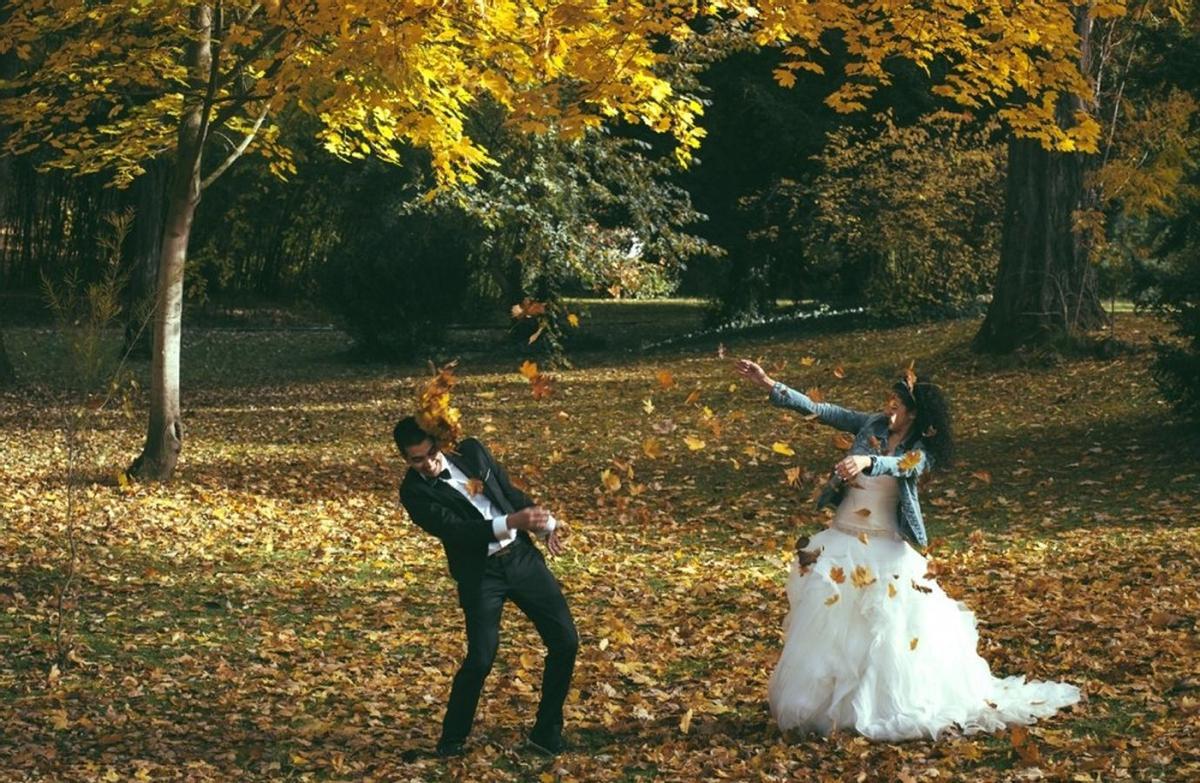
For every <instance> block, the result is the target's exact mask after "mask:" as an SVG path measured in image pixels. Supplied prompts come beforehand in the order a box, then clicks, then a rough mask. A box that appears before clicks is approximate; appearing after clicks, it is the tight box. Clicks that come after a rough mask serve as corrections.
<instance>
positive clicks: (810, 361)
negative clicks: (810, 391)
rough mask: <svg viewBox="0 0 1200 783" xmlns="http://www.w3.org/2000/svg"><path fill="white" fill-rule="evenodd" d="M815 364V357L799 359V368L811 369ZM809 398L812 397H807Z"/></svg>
mask: <svg viewBox="0 0 1200 783" xmlns="http://www.w3.org/2000/svg"><path fill="white" fill-rule="evenodd" d="M816 363H817V357H815V356H805V357H803V358H801V359H800V366H801V367H812V366H813V365H814V364H816ZM809 396H812V395H809Z"/></svg>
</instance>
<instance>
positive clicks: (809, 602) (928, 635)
mask: <svg viewBox="0 0 1200 783" xmlns="http://www.w3.org/2000/svg"><path fill="white" fill-rule="evenodd" d="M855 483H856V484H858V485H859V486H857V487H856V486H853V485H851V486H850V487H849V488H848V489H847V492H846V496H845V498H844V499H843V500H842V502H841V504H840V505H839V506H838V509H837V513H836V514H835V516H834V521H833V526H832V527H831V528H829V529H828V530H823V531H821V532H820V533H817V534H816V535H814V536H813V537H812V538H811V540H810V542H809V546H808V550H809V551H812V552H815V551H817V550H820V556H819V557H818V559H817V561H816V563H815V564H813V565H811V566H808V567H807V568H804V567H801V566H800V564H799V561H798V560H793V561H792V569H791V575H790V577H789V578H788V585H787V593H788V601H789V603H790V605H791V609H790V611H789V612H788V615H787V619H786V620H785V621H784V646H783V652H782V654H781V655H780V657H779V663H778V665H777V666H776V667H775V671H774V673H772V675H771V682H770V686H769V696H770V704H771V715H772V716H773V717H774V718H775V721H776V723H778V725H779V727H780V728H782V729H800V730H803V731H817V732H820V733H822V734H828V733H829V732H831V731H833V730H834V729H840V730H843V731H850V730H852V731H856V732H858V733H859V734H861V735H863V736H865V737H869V738H871V739H874V740H884V741H897V740H908V739H917V738H921V737H931V738H934V739H936V738H937V737H938V736H939V735H940V734H942V733H943V732H945V731H946V730H947V729H951V728H957V729H958V730H961V731H962V732H963V733H967V734H970V733H974V732H978V731H995V730H997V729H1001V728H1003V727H1004V726H1006V725H1009V724H1014V723H1022V724H1029V723H1033V722H1034V721H1036V720H1037V719H1038V718H1040V717H1046V716H1048V715H1052V714H1053V713H1054V712H1055V711H1057V710H1059V709H1061V708H1062V707H1065V706H1067V705H1070V704H1074V703H1076V702H1077V701H1079V689H1078V688H1076V687H1075V686H1073V685H1067V684H1063V683H1055V682H1026V681H1025V678H1024V677H1006V678H999V677H993V676H992V673H991V671H990V670H989V668H988V664H987V661H985V660H984V659H983V658H981V657H979V654H978V653H977V652H976V646H977V645H978V643H979V633H978V631H977V630H976V626H975V615H974V614H973V613H972V612H971V611H970V610H969V609H967V607H966V605H965V604H962V603H960V602H958V601H955V600H953V599H951V598H950V597H949V596H947V595H946V594H945V593H944V592H942V589H941V588H940V587H938V585H937V582H935V581H934V580H933V579H932V578H930V579H927V578H926V577H925V573H926V560H925V558H924V557H922V556H921V554H920V553H918V552H917V551H916V550H914V549H913V548H912V547H910V546H909V545H908V544H906V543H905V542H904V541H903V540H902V539H901V538H900V535H899V533H898V532H897V528H896V496H897V490H898V487H897V484H896V479H895V478H894V477H892V476H875V477H872V476H859V477H858V478H857V479H856V482H855ZM864 510H865V511H864Z"/></svg>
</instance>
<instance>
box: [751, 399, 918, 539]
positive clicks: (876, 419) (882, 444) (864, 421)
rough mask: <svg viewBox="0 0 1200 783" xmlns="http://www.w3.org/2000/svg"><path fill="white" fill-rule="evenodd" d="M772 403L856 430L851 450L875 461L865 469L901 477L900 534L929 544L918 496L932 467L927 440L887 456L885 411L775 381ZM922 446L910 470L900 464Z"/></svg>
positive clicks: (824, 421)
mask: <svg viewBox="0 0 1200 783" xmlns="http://www.w3.org/2000/svg"><path fill="white" fill-rule="evenodd" d="M771 403H772V404H774V405H778V406H779V407H781V408H791V409H793V410H798V411H803V412H804V413H807V414H809V415H813V416H816V418H817V420H818V421H820V422H823V423H825V424H828V425H829V426H831V427H836V428H837V429H839V430H844V431H845V432H850V433H853V434H854V445H853V446H851V447H850V452H849V453H850V454H853V455H860V454H861V455H864V456H870V457H874V458H875V460H874V465H873V466H872V467H871V468H868V469H867V470H866V471H864V472H865V473H866V474H867V475H869V476H885V475H886V476H895V477H896V478H897V479H898V480H899V485H900V498H899V508H898V509H897V512H898V513H897V514H896V519H897V524H898V525H899V527H900V534H901V535H903V536H904V537H905V538H907V539H908V540H909V541H910V542H912V543H913V544H915V545H916V546H918V547H924V546H927V545H928V543H929V541H928V539H927V538H926V535H925V522H924V520H923V519H922V518H921V502H920V500H919V499H918V498H917V478H918V477H919V476H920V475H921V474H922V473H923V472H925V470H927V469H928V468H929V467H930V461H929V459H928V456H927V454H926V452H925V448H924V444H923V443H922V442H921V440H920V439H919V438H918V439H917V440H916V441H915V442H914V443H912V444H910V445H909V446H908V447H907V448H906V447H905V446H904V444H903V443H901V444H898V445H897V446H896V452H895V454H893V455H891V456H884V455H883V454H881V453H880V452H882V451H886V450H887V448H888V435H889V433H888V420H887V416H885V415H884V414H883V413H862V412H861V411H852V410H849V409H848V408H843V407H841V406H840V405H831V404H829V403H827V402H813V401H812V399H811V398H810V397H809V396H808V395H806V394H803V393H802V392H798V391H796V390H795V389H792V388H789V387H788V386H786V385H784V384H782V383H776V384H775V386H774V387H772V388H771ZM913 450H919V453H920V455H921V459H920V460H919V461H918V462H917V463H916V464H915V465H913V466H910V467H909V468H908V469H907V470H902V469H901V468H900V460H901V458H902V457H903V456H904V454H905V452H907V451H913Z"/></svg>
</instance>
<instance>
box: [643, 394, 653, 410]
mask: <svg viewBox="0 0 1200 783" xmlns="http://www.w3.org/2000/svg"><path fill="white" fill-rule="evenodd" d="M642 410H644V411H645V412H646V413H654V400H652V399H650V398H649V397H647V398H646V399H644V400H642Z"/></svg>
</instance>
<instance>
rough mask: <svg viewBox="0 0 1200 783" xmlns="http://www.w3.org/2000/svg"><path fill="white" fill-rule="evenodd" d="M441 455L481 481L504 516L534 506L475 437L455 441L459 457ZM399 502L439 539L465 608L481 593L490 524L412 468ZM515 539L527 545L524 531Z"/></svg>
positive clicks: (445, 487)
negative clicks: (458, 441) (459, 441)
mask: <svg viewBox="0 0 1200 783" xmlns="http://www.w3.org/2000/svg"><path fill="white" fill-rule="evenodd" d="M443 454H444V456H445V457H446V459H449V460H450V461H451V462H453V463H454V464H455V466H457V467H458V469H459V470H461V471H462V472H463V473H465V474H467V476H468V477H470V478H477V479H479V480H480V481H482V482H483V492H484V494H485V495H487V497H488V498H489V499H490V500H491V501H492V502H493V503H495V504H496V506H497V508H499V509H500V510H501V511H502V512H504V513H505V514H511V513H513V512H515V511H520V510H521V509H523V508H528V507H529V506H532V505H533V501H532V500H530V499H529V496H528V495H526V494H525V493H524V492H522V491H521V490H519V489H517V488H516V487H514V486H513V485H512V482H511V481H510V480H509V478H508V474H507V473H505V472H504V468H502V467H501V466H500V464H499V463H498V462H496V458H495V457H493V456H492V454H491V452H490V451H488V450H487V447H486V446H484V445H483V444H482V443H480V442H479V441H478V440H476V439H475V438H467V439H466V440H464V441H462V442H461V443H459V444H458V446H457V453H454V454H452V453H449V452H443ZM400 503H401V504H402V505H403V506H404V508H405V510H406V511H408V516H409V517H411V518H412V521H413V522H416V523H417V524H418V525H419V526H420V527H421V528H422V529H423V530H425V531H426V532H428V533H431V534H433V535H435V536H437V537H438V538H439V539H441V542H442V546H443V547H444V548H445V550H446V560H447V561H448V562H449V565H450V575H451V576H453V577H454V580H455V581H456V582H457V583H458V598H459V602H460V603H462V604H463V605H464V606H466V605H467V604H469V603H471V602H472V601H473V600H474V599H475V598H476V597H477V596H478V594H479V584H480V582H481V580H482V579H483V569H484V566H486V565H487V553H488V544H490V543H493V542H494V541H495V540H496V536H495V534H494V532H493V530H492V521H491V520H490V519H484V517H483V515H482V514H480V513H479V510H478V509H476V508H475V506H473V505H472V504H471V502H470V501H469V500H467V499H466V498H465V497H464V496H463V494H462V493H461V492H459V491H458V490H457V489H455V488H454V487H452V486H450V485H449V484H448V483H446V482H445V481H432V482H431V481H429V480H428V479H426V478H425V477H424V476H422V475H421V474H420V473H418V472H417V471H416V470H414V469H412V468H409V469H408V471H407V472H406V473H405V474H404V479H403V480H402V481H401V482H400ZM517 535H518V536H520V537H522V538H524V539H525V540H526V541H527V542H528V541H529V534H528V533H526V532H525V531H524V530H521V531H519V532H518V533H517ZM534 551H535V552H537V556H538V557H541V556H542V555H541V552H539V551H537V548H536V547H534Z"/></svg>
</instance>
